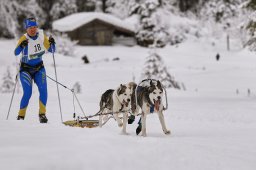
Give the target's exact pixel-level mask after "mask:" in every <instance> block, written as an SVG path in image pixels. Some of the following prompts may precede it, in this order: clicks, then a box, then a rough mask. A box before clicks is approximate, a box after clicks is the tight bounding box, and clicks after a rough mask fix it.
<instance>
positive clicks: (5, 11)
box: [0, 0, 46, 38]
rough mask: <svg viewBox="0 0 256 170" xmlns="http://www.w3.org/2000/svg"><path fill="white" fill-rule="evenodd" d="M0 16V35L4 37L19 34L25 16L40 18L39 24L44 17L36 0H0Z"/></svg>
mask: <svg viewBox="0 0 256 170" xmlns="http://www.w3.org/2000/svg"><path fill="white" fill-rule="evenodd" d="M0 16H1V17H0V30H1V32H0V37H5V38H14V37H18V36H20V35H21V34H22V33H23V31H24V19H25V18H28V17H36V18H40V20H38V22H39V24H41V23H43V22H45V18H46V17H45V14H44V13H43V11H42V9H41V8H40V7H39V5H38V3H37V1H36V0H16V1H13V0H11V1H10V0H1V1H0Z"/></svg>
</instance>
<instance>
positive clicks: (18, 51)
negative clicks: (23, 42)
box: [14, 46, 23, 56]
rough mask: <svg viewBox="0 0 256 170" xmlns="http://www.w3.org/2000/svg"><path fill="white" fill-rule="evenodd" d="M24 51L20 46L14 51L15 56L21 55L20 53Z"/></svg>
mask: <svg viewBox="0 0 256 170" xmlns="http://www.w3.org/2000/svg"><path fill="white" fill-rule="evenodd" d="M22 50H23V48H22V47H21V46H18V47H17V48H16V49H15V50H14V54H15V55H16V56H17V55H19V54H20V52H21V51H22Z"/></svg>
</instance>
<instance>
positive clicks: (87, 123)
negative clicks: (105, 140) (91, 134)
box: [63, 120, 99, 128]
mask: <svg viewBox="0 0 256 170" xmlns="http://www.w3.org/2000/svg"><path fill="white" fill-rule="evenodd" d="M63 123H64V125H67V126H71V127H81V128H85V127H87V128H95V127H98V126H99V120H68V121H66V122H63Z"/></svg>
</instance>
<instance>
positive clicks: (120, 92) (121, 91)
mask: <svg viewBox="0 0 256 170" xmlns="http://www.w3.org/2000/svg"><path fill="white" fill-rule="evenodd" d="M125 89H126V86H125V85H122V84H120V87H119V88H118V89H117V95H118V96H119V95H120V94H122V93H124V91H125Z"/></svg>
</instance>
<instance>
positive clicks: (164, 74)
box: [141, 52, 180, 89]
mask: <svg viewBox="0 0 256 170" xmlns="http://www.w3.org/2000/svg"><path fill="white" fill-rule="evenodd" d="M141 78H142V79H156V80H159V81H160V82H161V83H162V84H163V85H164V87H165V88H170V87H173V88H177V89H180V85H179V83H178V82H176V81H175V80H174V77H172V76H171V74H170V73H169V72H168V70H167V68H166V66H165V65H164V62H163V60H162V57H161V56H160V55H159V54H157V53H156V52H151V54H150V55H149V56H148V57H147V58H146V62H145V65H144V69H143V72H142V74H141Z"/></svg>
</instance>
